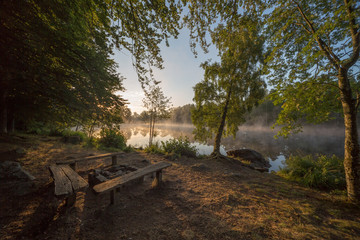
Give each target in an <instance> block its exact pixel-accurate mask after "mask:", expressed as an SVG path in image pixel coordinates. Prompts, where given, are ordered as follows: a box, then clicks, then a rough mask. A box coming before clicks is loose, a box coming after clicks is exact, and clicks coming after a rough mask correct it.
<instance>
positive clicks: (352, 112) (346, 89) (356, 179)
mask: <svg viewBox="0 0 360 240" xmlns="http://www.w3.org/2000/svg"><path fill="white" fill-rule="evenodd" d="M339 87H340V90H341V103H342V108H343V112H344V123H345V152H344V168H345V177H346V187H347V194H348V199H349V200H350V201H352V202H357V203H359V202H360V171H359V170H360V155H359V152H360V149H359V138H358V131H357V120H356V118H357V116H356V115H357V108H356V101H355V99H353V98H352V92H351V88H350V83H349V80H348V78H347V71H346V70H343V69H341V70H340V72H339Z"/></svg>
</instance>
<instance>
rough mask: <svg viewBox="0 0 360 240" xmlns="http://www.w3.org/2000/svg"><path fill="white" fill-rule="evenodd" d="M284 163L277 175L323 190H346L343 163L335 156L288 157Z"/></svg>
mask: <svg viewBox="0 0 360 240" xmlns="http://www.w3.org/2000/svg"><path fill="white" fill-rule="evenodd" d="M285 163H286V166H285V167H284V168H282V169H280V171H279V172H278V174H279V175H280V176H283V177H285V178H287V179H289V180H294V181H297V182H299V183H301V184H304V185H305V186H308V187H313V188H318V189H323V190H334V189H339V190H343V189H345V188H346V182H345V171H344V165H343V161H342V160H341V159H340V158H338V157H336V156H335V155H333V156H331V157H328V156H326V155H318V156H316V157H315V158H314V157H313V156H312V155H307V156H304V157H301V156H290V157H289V158H288V159H286V160H285Z"/></svg>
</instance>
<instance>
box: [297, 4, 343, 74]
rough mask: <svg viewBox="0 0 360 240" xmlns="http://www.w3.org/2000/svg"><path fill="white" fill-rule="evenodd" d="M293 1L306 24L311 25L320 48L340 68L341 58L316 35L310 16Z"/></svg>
mask: <svg viewBox="0 0 360 240" xmlns="http://www.w3.org/2000/svg"><path fill="white" fill-rule="evenodd" d="M292 2H293V3H294V4H296V6H297V9H298V10H299V12H300V14H301V16H302V17H303V19H304V20H305V22H306V24H307V25H308V26H309V28H310V31H311V33H312V35H313V36H314V37H315V39H316V41H317V43H318V45H319V47H320V49H321V50H322V51H323V53H324V54H325V56H326V57H327V58H328V59H329V61H330V62H331V63H332V64H333V65H334V66H335V67H336V68H337V69H338V68H339V67H340V59H339V58H338V57H337V56H336V55H335V54H334V53H333V51H332V50H331V48H330V47H329V46H328V45H327V44H326V43H325V42H324V41H323V40H322V39H321V38H320V37H318V36H315V34H316V31H315V28H314V26H313V24H312V23H311V22H310V20H309V19H308V17H307V16H306V15H305V13H304V11H303V10H302V8H301V6H300V4H299V3H298V2H296V1H294V0H293V1H292Z"/></svg>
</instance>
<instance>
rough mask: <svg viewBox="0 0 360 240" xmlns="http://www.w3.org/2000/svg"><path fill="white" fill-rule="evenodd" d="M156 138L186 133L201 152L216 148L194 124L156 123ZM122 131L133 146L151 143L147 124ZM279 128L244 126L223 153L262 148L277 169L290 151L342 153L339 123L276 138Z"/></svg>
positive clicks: (228, 139) (225, 144)
mask: <svg viewBox="0 0 360 240" xmlns="http://www.w3.org/2000/svg"><path fill="white" fill-rule="evenodd" d="M155 128H156V137H155V139H154V140H155V142H156V141H166V140H169V139H171V138H177V137H180V136H187V137H188V138H189V140H190V141H191V142H193V143H194V144H195V145H196V146H197V148H198V149H199V153H200V154H206V155H208V154H210V153H211V152H212V150H213V147H212V145H213V140H209V141H207V142H206V143H198V142H196V141H195V139H194V136H193V134H192V131H193V129H194V126H193V125H191V124H161V123H160V124H157V125H156V126H155ZM121 131H122V132H123V133H124V135H125V136H126V138H127V139H128V141H127V143H128V144H130V145H132V146H134V147H145V146H146V145H147V144H148V132H149V130H148V125H147V124H122V125H121ZM276 133H277V130H276V129H275V130H272V129H271V128H270V127H262V126H242V127H240V128H239V131H238V132H237V134H236V138H235V139H234V138H233V137H226V138H223V139H222V142H221V143H222V149H221V152H222V153H223V154H225V153H226V151H229V150H234V149H241V148H249V149H253V150H255V151H258V152H260V153H261V154H262V155H263V156H264V157H265V158H267V159H269V161H270V163H271V164H272V168H271V170H275V171H277V170H278V167H279V166H280V165H282V163H281V162H282V161H284V160H285V159H286V158H287V157H289V156H290V155H308V154H313V155H315V154H326V155H333V154H334V155H336V156H338V157H343V154H344V129H342V128H339V127H328V126H315V127H309V126H307V127H304V129H303V132H301V133H298V134H295V135H291V136H289V137H288V138H283V137H279V138H278V139H275V138H274V135H276Z"/></svg>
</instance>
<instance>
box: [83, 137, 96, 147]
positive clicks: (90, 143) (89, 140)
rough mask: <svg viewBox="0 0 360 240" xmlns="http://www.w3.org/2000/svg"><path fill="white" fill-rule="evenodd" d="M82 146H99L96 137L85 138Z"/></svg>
mask: <svg viewBox="0 0 360 240" xmlns="http://www.w3.org/2000/svg"><path fill="white" fill-rule="evenodd" d="M84 147H87V148H99V142H98V139H96V138H94V137H90V138H86V139H85V144H84Z"/></svg>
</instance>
